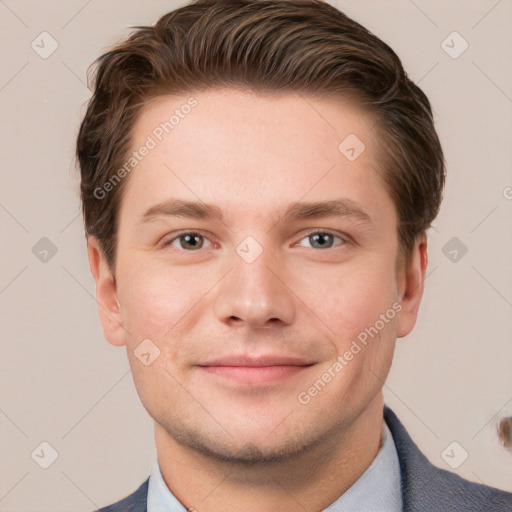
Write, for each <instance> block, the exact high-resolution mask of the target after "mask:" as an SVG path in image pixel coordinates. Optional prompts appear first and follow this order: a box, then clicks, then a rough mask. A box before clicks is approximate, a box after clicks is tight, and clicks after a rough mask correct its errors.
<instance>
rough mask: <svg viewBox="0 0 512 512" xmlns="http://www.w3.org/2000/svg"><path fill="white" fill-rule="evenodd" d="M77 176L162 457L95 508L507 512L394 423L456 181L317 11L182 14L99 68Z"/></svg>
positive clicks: (406, 94)
mask: <svg viewBox="0 0 512 512" xmlns="http://www.w3.org/2000/svg"><path fill="white" fill-rule="evenodd" d="M77 156H78V160H79V163H80V168H81V176H82V182H81V191H82V202H83V212H84V218H85V227H86V232H87V240H88V254H89V261H90V266H91V271H92V273H93V276H94V278H95V281H96V290H97V298H98V303H99V306H100V307H99V314H100V320H101V323H102V326H103V330H104V334H105V337H106V339H107V340H108V341H109V342H110V343H112V344H113V345H118V346H123V345H125V346H126V348H127V354H128V358H129V362H130V366H131V370H132V373H133V378H134V382H135V385H136V388H137V391H138V394H139V396H140V399H141V401H142V404H143V405H144V407H145V408H146V410H147V411H148V413H149V414H150V415H151V417H152V418H153V419H154V422H155V442H156V448H157V456H158V460H157V461H155V466H154V468H153V471H152V473H151V476H150V478H149V479H148V480H147V481H146V482H144V483H143V484H142V485H141V486H140V488H139V489H137V490H136V491H135V492H134V493H133V494H132V495H130V496H128V497H127V498H125V499H124V500H122V501H120V502H118V503H116V504H114V505H111V506H110V507H106V508H104V509H102V510H103V511H109V512H111V511H132V512H136V511H137V512H138V511H145V510H148V511H150V512H153V511H155V512H156V511H185V510H197V511H199V512H212V511H220V510H223V511H244V512H245V511H247V512H252V511H258V512H261V511H269V512H274V511H287V512H294V511H304V510H307V511H329V512H334V511H341V510H343V511H347V510H353V511H355V510H358V511H399V510H406V511H412V510H414V511H416V510H417V511H430V510H432V511H434V510H435V511H439V510H451V511H453V510H455V511H462V510H464V511H466V510H510V509H511V507H512V494H509V493H506V492H504V491H500V490H497V489H492V488H490V487H486V486H483V485H479V484H474V483H470V482H468V481H465V480H463V479H461V478H460V477H458V476H457V475H454V474H452V473H449V472H447V471H443V470H440V469H438V468H435V467H434V466H433V465H431V464H430V463H429V462H428V461H427V460H426V458H425V457H424V456H423V455H422V454H421V452H420V451H419V450H418V448H417V447H416V445H415V444H414V443H413V441H412V440H411V439H410V437H409V436H408V434H407V433H406V431H405V430H404V428H403V426H402V425H401V424H400V422H399V421H398V419H397V418H396V416H395V415H394V414H393V412H392V411H391V410H389V409H388V408H387V407H385V406H384V404H383V396H382V386H383V384H384V382H385V379H386V376H387V374H388V372H389V369H390V366H391V363H392V358H393V352H394V347H395V341H396V338H397V337H403V336H406V335H407V334H408V333H410V332H411V330H412V329H413V327H414V324H415V322H416V317H417V314H418V310H419V306H420V302H421V298H422V293H423V281H424V278H425V271H426V267H427V238H426V230H427V229H428V228H429V226H430V224H431V222H432V221H433V219H434V218H435V217H436V215H437V213H438V210H439V206H440V202H441V196H442V190H443V186H444V180H445V166H444V160H443V154H442V149H441V145H440V143H439V140H438V137H437V134H436V132H435V129H434V126H433V120H432V111H431V107H430V104H429V101H428V99H427V98H426V96H425V95H424V94H423V92H422V91H421V90H420V89H419V88H418V87H417V86H416V85H414V84H413V83H412V82H411V81H410V80H409V79H408V77H407V76H406V74H405V72H404V70H403V68H402V65H401V63H400V61H399V59H398V57H397V56H396V55H395V53H394V52H393V51H392V50H391V49H390V48H389V47H388V46H387V45H386V44H384V43H383V42H382V41H380V40H379V39H378V38H376V37H375V36H374V35H373V34H371V33H370V32H369V31H367V30H366V29H365V28H364V27H362V26H361V25H359V24H357V23H356V22H354V21H353V20H351V19H349V18H348V17H346V16H345V15H344V14H342V13H341V12H339V11H338V10H336V9H335V8H333V7H331V6H329V5H328V4H326V3H323V2H320V1H314V0H308V1H304V2H289V1H251V0H236V1H209V0H203V1H197V2H194V3H191V4H189V5H187V6H185V7H182V8H180V9H177V10H175V11H172V12H170V13H169V14H167V15H165V16H163V17H162V18H161V19H160V20H158V22H157V23H156V24H155V25H154V26H150V27H140V28H138V29H137V30H136V31H135V32H134V33H133V34H132V35H131V36H130V37H129V38H128V39H127V40H126V41H123V42H121V43H120V44H118V45H117V46H116V47H115V48H113V49H111V50H110V51H109V52H108V53H106V54H105V55H103V56H102V57H100V59H99V61H98V68H97V73H96V79H95V83H94V95H93V98H92V99H91V101H90V103H89V106H88V110H87V113H86V115H85V118H84V121H83V123H82V126H81V129H80V133H79V136H78V142H77Z"/></svg>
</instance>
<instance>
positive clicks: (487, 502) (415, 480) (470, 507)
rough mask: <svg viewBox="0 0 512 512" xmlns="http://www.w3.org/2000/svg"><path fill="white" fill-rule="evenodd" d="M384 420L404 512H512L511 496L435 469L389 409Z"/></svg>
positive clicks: (385, 410) (386, 409)
mask: <svg viewBox="0 0 512 512" xmlns="http://www.w3.org/2000/svg"><path fill="white" fill-rule="evenodd" d="M384 419H385V421H386V423H387V425H388V427H389V429H390V431H391V433H392V435H393V441H394V442H395V446H396V450H397V453H398V459H399V461H400V472H401V480H402V498H403V503H404V510H408V511H413V510H421V511H422V512H426V511H431V510H432V511H434V510H435V511H439V510H450V511H454V512H456V511H461V512H462V511H464V512H468V511H480V510H488V511H496V512H498V511H506V510H508V511H510V510H512V493H509V492H505V491H501V490H499V489H495V488H494V487H489V486H487V485H482V484H477V483H474V482H470V481H469V480H465V479H464V478H461V477H460V476H459V475H456V474H455V473H452V472H450V471H446V470H444V469H440V468H438V467H436V466H434V465H433V464H432V463H431V462H430V461H429V460H428V459H427V458H426V457H425V455H423V453H422V452H421V451H420V449H419V448H418V446H417V445H416V444H415V443H414V441H413V440H412V439H411V437H410V436H409V434H408V433H407V431H406V430H405V428H404V426H403V425H402V424H401V423H400V421H399V420H398V418H397V417H396V415H395V414H394V413H393V411H391V409H389V408H388V407H385V408H384Z"/></svg>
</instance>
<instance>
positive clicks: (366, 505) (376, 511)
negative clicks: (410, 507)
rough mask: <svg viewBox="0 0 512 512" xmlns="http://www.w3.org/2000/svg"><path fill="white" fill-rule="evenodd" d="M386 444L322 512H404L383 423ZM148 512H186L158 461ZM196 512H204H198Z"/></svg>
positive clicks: (390, 443) (392, 448) (390, 439)
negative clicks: (360, 473) (357, 476)
mask: <svg viewBox="0 0 512 512" xmlns="http://www.w3.org/2000/svg"><path fill="white" fill-rule="evenodd" d="M382 435H383V443H382V446H381V448H380V450H379V453H378V454H377V456H376V457H375V459H373V462H372V463H371V464H370V466H369V467H368V469H367V470H366V471H365V472H364V473H363V474H362V475H361V476H360V477H359V479H358V480H357V481H356V482H355V483H354V484H353V485H352V487H350V488H349V489H347V491H346V492H345V493H343V494H342V495H341V496H340V497H339V498H338V499H337V500H336V501H335V502H334V503H332V504H331V505H329V506H328V507H327V508H326V509H324V510H323V511H322V512H401V511H402V489H401V484H400V463H399V461H398V454H397V452H396V448H395V443H394V441H393V436H392V435H391V432H390V430H389V428H388V426H387V425H386V423H385V422H383V429H382ZM148 512H187V509H186V508H185V507H184V506H183V505H182V504H181V503H180V502H179V501H178V500H177V498H176V497H175V496H174V494H172V492H171V491H170V490H169V488H168V487H167V485H166V483H165V481H164V479H163V477H162V473H161V472H160V466H159V464H158V459H157V460H156V461H155V463H154V465H153V469H152V470H151V475H150V476H149V487H148ZM197 512H201V509H200V508H199V509H198V511H197Z"/></svg>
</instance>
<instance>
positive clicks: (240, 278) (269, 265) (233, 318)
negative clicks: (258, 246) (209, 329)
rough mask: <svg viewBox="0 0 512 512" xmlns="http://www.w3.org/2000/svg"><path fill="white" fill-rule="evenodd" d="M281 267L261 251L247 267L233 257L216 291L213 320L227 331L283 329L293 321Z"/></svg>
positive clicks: (241, 260) (290, 293) (281, 265)
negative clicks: (262, 328) (227, 329)
mask: <svg viewBox="0 0 512 512" xmlns="http://www.w3.org/2000/svg"><path fill="white" fill-rule="evenodd" d="M287 281H290V279H289V277H288V278H287V276H286V274H285V270H284V268H283V264H278V261H277V258H275V257H273V256H272V255H271V254H269V253H268V252H267V251H264V252H263V253H262V254H261V255H260V256H259V257H258V258H257V259H256V261H253V262H252V263H247V262H246V261H244V260H243V259H242V258H240V257H239V256H238V254H235V255H234V258H233V268H232V270H231V272H229V273H228V274H227V276H226V278H225V279H223V280H222V281H221V282H220V283H219V286H218V287H217V294H216V297H215V300H214V303H213V309H214V314H215V316H216V318H217V319H218V320H219V321H220V322H222V323H224V324H225V325H227V326H229V327H237V326H239V327H244V326H245V327H246V328H247V327H253V328H254V327H283V326H286V325H291V324H292V323H293V321H294V318H295V305H294V301H293V297H294V295H293V292H292V291H291V289H290V287H289V286H290V283H287Z"/></svg>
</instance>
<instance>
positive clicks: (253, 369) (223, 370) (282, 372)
mask: <svg viewBox="0 0 512 512" xmlns="http://www.w3.org/2000/svg"><path fill="white" fill-rule="evenodd" d="M314 364H315V363H314V362H311V361H307V360H305V359H300V358H293V357H275V356H259V357H247V356H243V355H239V356H229V357H225V358H218V359H217V360H213V361H210V362H208V363H203V364H201V365H198V368H199V370H201V371H202V372H205V373H206V374H209V375H212V376H215V377H219V378H221V379H226V380H231V381H235V382H237V383H240V384H247V385H258V384H271V383H276V382H282V381H285V380H287V379H290V378H292V377H294V376H297V375H298V374H300V373H302V372H304V371H305V370H306V369H307V368H309V367H310V366H313V365H314Z"/></svg>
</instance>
